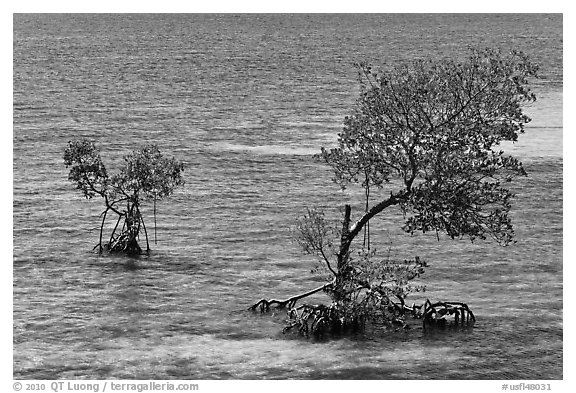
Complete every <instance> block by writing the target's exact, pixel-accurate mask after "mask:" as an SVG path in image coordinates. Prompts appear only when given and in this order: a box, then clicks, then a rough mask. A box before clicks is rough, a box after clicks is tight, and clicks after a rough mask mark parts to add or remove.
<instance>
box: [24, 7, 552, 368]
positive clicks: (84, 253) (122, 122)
mask: <svg viewBox="0 0 576 393" xmlns="http://www.w3.org/2000/svg"><path fill="white" fill-rule="evenodd" d="M562 41H563V37H562V16H561V15H539V14H530V15H528V14H526V15H513V14H507V15H488V14H475V15H440V14H434V15H420V14H408V15H305V14H298V15H231V14H226V15H180V14H176V15H142V14H139V15H129V14H122V15H105V14H100V15H56V14H51V15H15V16H14V47H13V50H14V52H13V54H14V95H13V105H14V120H13V121H14V129H13V153H14V161H13V175H14V183H13V196H14V205H13V211H14V213H13V214H14V216H13V218H14V228H13V229H14V243H13V247H14V261H13V264H14V266H13V272H14V273H13V274H14V276H13V282H14V285H13V318H14V326H13V329H14V331H13V332H14V352H13V359H14V371H13V372H14V377H15V378H24V379H56V378H65V379H72V378H89V379H100V378H110V379H212V378H225V379H230V378H232V379H244V378H246V379H260V378H265V379H309V378H314V379H316V378H329V379H380V378H382V379H561V378H562V377H563V365H562V354H563V341H562V333H563V319H562V309H563V298H562V233H563V228H562V199H563V188H562V187H563V182H562V165H563V164H562V72H563V71H562V45H563V44H562ZM470 45H472V46H482V47H483V46H491V47H492V46H495V47H501V48H511V47H513V48H518V49H521V50H523V51H524V52H526V53H528V54H530V55H531V56H532V58H533V60H534V61H536V62H537V63H539V64H540V65H541V74H542V79H540V80H539V81H537V82H536V84H535V86H534V90H535V92H536V93H537V95H538V98H539V100H538V101H537V102H536V103H535V104H533V105H531V106H530V107H528V108H526V111H527V112H528V113H529V115H530V116H531V117H532V118H533V122H532V123H531V124H530V125H529V126H528V127H527V130H526V134H525V135H523V136H522V137H521V139H520V141H519V142H518V143H517V144H515V145H513V146H508V145H507V146H505V148H506V149H507V150H509V151H510V152H512V153H513V154H515V155H516V156H518V157H520V158H522V160H523V161H524V163H525V166H526V168H527V170H528V171H529V174H530V176H529V177H527V178H525V179H520V180H519V181H518V182H517V183H515V185H514V189H515V191H516V192H517V194H518V195H517V198H516V199H515V203H514V212H513V218H514V223H515V225H516V232H517V240H518V242H517V243H516V244H514V245H512V246H509V247H500V246H497V245H496V244H494V243H491V242H480V243H475V244H470V243H468V242H463V241H462V242H460V241H450V240H447V239H444V238H441V239H440V241H437V240H436V238H435V237H427V236H415V237H410V236H408V235H405V234H403V233H401V232H400V231H399V230H398V227H399V223H400V222H399V221H398V216H397V213H391V214H389V215H384V216H382V217H380V218H379V219H378V220H377V222H375V223H374V224H373V225H374V233H375V234H377V238H375V239H373V242H374V243H376V244H377V245H378V246H379V247H380V248H383V249H388V248H390V249H391V252H392V253H393V254H394V255H395V256H397V257H399V258H406V257H412V256H414V255H420V256H421V257H422V258H424V259H426V260H427V261H428V263H429V264H430V268H429V269H428V271H427V273H426V275H425V284H426V285H427V287H428V289H427V292H426V293H425V294H424V295H425V296H426V297H429V298H430V299H431V300H433V301H434V300H460V301H464V302H467V303H468V304H469V305H470V307H471V308H472V309H473V311H474V312H475V314H476V316H477V319H478V322H477V324H476V326H475V327H474V328H473V329H472V330H469V331H466V332H446V333H443V334H432V335H431V334H424V333H423V332H422V331H421V330H414V331H410V332H407V333H399V334H387V335H380V334H368V335H366V336H363V337H349V338H343V339H336V340H329V341H327V342H314V341H312V340H306V339H294V338H293V337H290V336H285V335H283V334H282V333H281V328H282V326H283V321H284V314H283V313H279V314H276V315H259V314H253V313H249V312H246V311H245V309H246V307H248V306H249V305H250V304H252V303H253V302H255V301H256V300H258V299H260V298H262V297H283V296H288V295H291V294H295V293H298V292H299V291H303V290H307V289H311V288H314V287H315V286H317V285H319V284H321V283H323V279H322V277H319V276H318V275H317V274H315V273H311V269H312V268H313V267H314V263H315V261H314V260H313V259H311V258H309V257H306V256H303V255H302V254H301V253H300V252H299V250H298V248H297V247H296V246H295V245H294V244H293V243H291V240H290V234H289V230H290V228H291V226H292V224H293V221H294V219H295V218H296V217H298V216H299V215H301V214H303V213H304V212H305V210H306V207H307V206H315V205H320V206H324V207H326V208H327V209H328V210H329V211H331V212H332V213H333V214H334V218H335V219H337V218H338V217H339V216H338V214H339V213H338V208H339V207H340V206H342V205H343V204H344V203H346V202H352V203H354V205H355V206H358V207H359V206H360V204H361V199H359V196H358V193H357V192H356V191H354V190H351V191H349V192H346V193H343V192H341V191H340V190H339V188H338V187H337V186H336V185H334V184H332V183H331V181H330V178H331V174H330V172H329V170H328V169H327V168H326V167H324V166H322V165H321V164H318V163H316V162H314V161H313V160H312V154H314V153H316V152H318V151H319V148H320V147H321V146H326V147H328V146H331V145H333V144H334V142H335V140H336V136H337V133H338V132H339V130H340V129H341V127H342V120H343V118H344V116H345V115H347V114H349V113H350V109H351V105H352V104H353V102H354V100H355V98H356V94H357V84H356V75H355V69H354V68H353V63H354V62H356V61H360V60H368V61H371V62H373V63H374V64H376V65H379V64H381V65H383V66H390V65H393V64H394V63H395V62H397V61H399V60H406V59H414V58H417V57H421V56H432V57H458V56H462V55H463V54H464V53H465V52H466V48H467V47H468V46H470ZM81 137H85V138H91V139H93V140H95V141H96V143H97V144H98V146H99V147H100V148H101V151H102V156H103V159H104V161H105V163H106V164H107V166H108V169H109V171H114V170H115V168H117V167H118V165H119V164H120V163H121V160H122V156H123V155H124V154H125V153H127V152H128V151H130V150H132V149H133V148H136V147H138V146H140V145H143V144H145V143H150V142H154V143H157V144H158V145H159V147H160V149H161V150H162V151H163V152H165V153H166V154H168V155H173V156H175V157H177V158H178V159H180V160H182V161H184V162H185V163H186V171H185V179H186V186H185V188H183V189H180V190H179V191H178V192H177V193H176V194H175V195H174V196H173V197H172V198H171V199H169V200H167V201H164V202H162V203H161V204H159V205H158V207H157V209H158V218H157V220H158V221H157V244H153V245H152V247H153V249H154V252H153V253H152V255H151V256H149V257H143V258H140V260H138V262H137V266H138V268H137V269H130V268H128V267H127V259H126V258H124V257H100V256H98V255H95V254H93V253H91V249H92V247H93V246H94V245H95V244H96V242H97V238H98V229H97V227H98V225H99V217H98V215H99V213H100V212H101V210H102V202H101V201H100V200H94V201H86V200H83V199H82V198H81V196H80V194H78V193H77V192H75V190H74V188H73V186H72V185H71V184H70V183H69V182H68V180H67V171H66V169H65V167H64V165H63V162H62V154H63V150H64V148H65V146H66V143H67V141H69V140H71V139H73V138H81ZM356 213H358V210H356ZM145 214H146V215H147V216H146V218H147V220H148V222H149V223H151V222H153V218H152V209H151V207H149V208H148V209H147V210H146V212H145ZM149 225H151V224H149ZM423 299H424V297H422V296H421V295H420V294H418V296H416V297H414V298H412V300H413V301H416V302H420V301H422V300H423ZM318 300H319V301H326V299H324V298H322V296H318Z"/></svg>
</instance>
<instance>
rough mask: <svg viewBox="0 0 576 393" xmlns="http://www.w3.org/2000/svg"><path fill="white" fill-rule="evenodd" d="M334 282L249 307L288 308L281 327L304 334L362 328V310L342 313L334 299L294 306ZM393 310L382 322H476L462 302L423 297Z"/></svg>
mask: <svg viewBox="0 0 576 393" xmlns="http://www.w3.org/2000/svg"><path fill="white" fill-rule="evenodd" d="M333 283H334V282H331V283H328V284H325V285H323V286H321V287H318V288H316V289H313V290H311V291H308V292H304V293H301V294H299V295H296V296H292V297H289V298H287V299H285V300H276V299H270V300H266V299H262V300H260V301H259V302H257V303H255V304H254V305H252V306H251V307H249V308H248V309H249V310H252V311H256V310H257V309H259V310H260V312H262V313H264V312H267V311H270V307H271V306H276V308H277V309H283V308H286V307H287V308H288V310H287V314H288V320H287V325H286V326H285V327H284V329H283V330H282V332H283V333H286V332H288V331H291V330H297V332H298V333H299V334H300V335H303V336H306V337H308V336H309V335H310V334H312V335H314V336H319V335H322V334H324V333H327V332H332V333H334V332H336V333H337V332H343V331H345V330H350V329H351V330H354V331H358V330H362V329H364V327H365V319H366V318H365V317H366V316H365V315H363V314H362V313H359V314H355V313H351V314H350V313H343V312H342V309H341V308H340V307H339V306H338V304H337V303H332V304H331V305H329V306H326V305H322V304H319V305H311V304H301V305H299V306H296V302H297V301H298V300H300V299H303V298H305V297H307V296H310V295H312V294H314V293H316V292H319V291H321V290H325V289H329V288H331V287H332V285H333ZM393 309H394V311H400V313H396V312H395V313H394V314H392V315H391V316H390V317H389V318H388V319H386V320H385V321H384V322H385V323H386V324H387V325H388V326H391V327H394V326H401V327H404V328H409V326H408V325H407V324H406V321H405V317H411V318H413V319H420V320H422V326H423V328H424V329H425V330H426V328H427V327H439V328H443V327H447V326H463V327H464V326H466V327H468V326H472V325H474V323H475V322H476V318H475V316H474V313H473V312H472V310H470V308H469V307H468V305H467V304H466V303H462V302H453V301H447V302H436V303H432V302H430V300H428V299H426V301H425V303H424V304H422V305H416V304H412V306H408V305H406V304H404V303H403V302H402V304H401V305H397V304H394V305H393ZM450 317H453V321H451V320H450Z"/></svg>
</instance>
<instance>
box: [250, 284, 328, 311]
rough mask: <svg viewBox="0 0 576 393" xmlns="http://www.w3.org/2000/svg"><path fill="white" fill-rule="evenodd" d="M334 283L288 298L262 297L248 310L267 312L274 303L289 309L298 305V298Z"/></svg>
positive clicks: (278, 306) (279, 307)
mask: <svg viewBox="0 0 576 393" xmlns="http://www.w3.org/2000/svg"><path fill="white" fill-rule="evenodd" d="M333 284H334V282H329V283H327V284H324V285H322V286H320V287H318V288H315V289H312V290H311V291H308V292H304V293H301V294H298V295H296V296H292V297H289V298H288V299H285V300H277V299H270V300H266V299H261V300H259V301H258V302H257V303H255V304H253V305H252V306H250V307H248V310H251V311H255V310H256V309H259V310H260V312H262V313H265V312H268V311H270V306H273V305H275V306H276V308H277V309H283V308H285V307H288V309H292V308H294V306H295V305H296V302H297V301H298V300H300V299H303V298H305V297H308V296H310V295H313V294H315V293H317V292H320V291H323V290H325V289H328V288H331V287H332V285H333Z"/></svg>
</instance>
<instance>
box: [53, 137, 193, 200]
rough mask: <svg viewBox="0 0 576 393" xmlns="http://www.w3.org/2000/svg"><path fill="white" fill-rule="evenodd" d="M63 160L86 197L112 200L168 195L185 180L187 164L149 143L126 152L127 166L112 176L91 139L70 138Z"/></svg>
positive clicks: (70, 178)
mask: <svg viewBox="0 0 576 393" xmlns="http://www.w3.org/2000/svg"><path fill="white" fill-rule="evenodd" d="M64 164H65V165H66V167H67V168H68V167H69V168H70V173H69V175H68V178H69V180H70V181H72V182H73V183H75V184H76V188H77V189H79V190H81V191H82V192H83V194H84V196H85V197H86V198H92V197H94V196H96V195H99V196H101V197H106V198H107V199H110V200H111V201H117V200H127V201H130V202H132V203H139V202H140V201H141V200H142V199H156V200H158V199H162V198H165V197H167V196H169V195H171V194H172V193H173V192H174V189H175V188H176V187H178V186H181V185H183V184H184V180H183V179H182V171H183V170H184V164H183V163H180V162H178V161H177V160H176V159H174V158H167V157H163V156H162V153H161V152H160V150H159V149H158V147H157V146H156V145H147V146H144V147H143V148H141V149H140V150H135V151H133V152H131V153H130V154H128V155H126V156H125V157H124V166H123V167H122V168H121V169H120V171H119V172H118V173H116V174H114V175H112V176H108V173H107V171H106V167H105V166H104V164H103V163H102V159H101V158H100V153H99V151H98V149H97V148H96V146H95V144H94V142H92V141H88V140H75V141H70V142H68V146H67V148H66V150H65V152H64Z"/></svg>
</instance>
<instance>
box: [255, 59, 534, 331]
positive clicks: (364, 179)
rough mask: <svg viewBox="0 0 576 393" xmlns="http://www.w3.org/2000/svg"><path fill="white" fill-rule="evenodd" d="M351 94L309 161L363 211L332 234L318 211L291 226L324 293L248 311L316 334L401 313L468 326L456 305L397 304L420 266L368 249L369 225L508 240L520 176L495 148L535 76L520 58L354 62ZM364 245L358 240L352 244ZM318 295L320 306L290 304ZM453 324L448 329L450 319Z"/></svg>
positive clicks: (521, 116) (517, 117) (514, 133)
mask: <svg viewBox="0 0 576 393" xmlns="http://www.w3.org/2000/svg"><path fill="white" fill-rule="evenodd" d="M358 71H359V81H360V96H359V98H358V99H357V101H356V105H355V107H354V109H353V111H352V113H351V114H350V115H349V116H348V117H346V118H345V120H344V128H343V131H342V132H341V133H340V134H339V137H338V143H337V146H336V147H334V148H331V149H325V148H322V150H321V153H320V154H319V155H318V156H317V159H319V160H321V161H322V162H324V163H325V164H327V165H329V166H330V167H331V168H332V170H333V173H334V181H335V182H336V183H337V184H338V185H339V186H341V187H342V188H346V187H349V186H350V185H359V186H360V187H362V188H363V190H364V196H365V201H364V202H365V203H364V202H363V203H362V205H363V209H362V210H361V211H358V212H356V213H355V214H353V211H352V207H351V205H345V206H344V208H343V217H342V219H341V222H340V224H339V225H338V227H335V226H333V225H330V224H329V220H327V219H326V218H325V214H324V212H323V211H322V210H320V209H309V210H308V213H307V214H306V215H305V216H304V217H302V218H301V219H299V220H298V221H297V224H296V227H297V231H296V234H297V236H296V237H297V241H298V243H299V244H300V245H301V246H302V248H303V250H304V251H305V252H307V253H309V254H314V255H317V256H318V257H319V258H320V260H321V261H322V263H323V264H324V266H325V268H326V271H327V272H328V274H329V275H330V277H331V278H330V280H328V281H327V282H326V283H325V284H324V285H322V286H320V287H318V288H315V289H312V290H310V291H307V292H305V293H302V294H299V295H295V296H293V297H290V298H288V299H284V300H275V299H270V300H268V299H262V300H260V301H259V302H257V303H256V304H254V305H252V306H251V307H250V309H252V310H257V309H259V310H261V311H262V312H264V311H268V310H270V308H271V307H276V308H284V307H287V308H288V314H289V317H290V319H289V321H290V323H289V325H288V326H287V329H290V328H293V327H297V328H298V329H299V330H300V331H301V332H304V333H308V332H309V331H312V332H313V333H321V332H326V331H340V330H342V329H346V328H362V327H363V326H364V325H365V323H366V320H368V319H378V320H381V321H384V322H385V323H387V324H390V325H395V324H399V325H402V324H404V322H405V316H406V314H411V315H412V316H415V317H418V318H422V319H424V320H425V321H426V320H428V321H438V320H440V321H445V317H447V316H449V315H452V316H453V319H454V321H455V322H457V323H470V322H473V321H474V315H473V314H472V312H471V311H470V310H469V309H468V307H467V306H466V305H465V304H463V303H459V302H438V303H434V304H432V303H431V302H429V301H426V303H425V304H424V305H421V306H416V305H412V306H409V305H408V304H407V303H406V297H407V295H408V294H409V293H410V292H411V291H414V290H419V289H420V287H419V286H417V285H412V282H413V281H412V280H414V279H415V278H418V277H419V276H420V275H421V274H422V273H423V272H424V268H425V267H426V263H425V262H424V261H423V260H421V259H420V258H418V257H415V258H413V259H408V260H394V259H393V258H390V257H388V256H384V257H382V256H380V257H379V256H378V255H377V254H376V253H375V252H374V250H373V249H371V247H370V233H369V224H370V221H371V220H372V219H373V218H374V217H376V216H378V215H381V214H383V213H385V212H387V211H389V210H391V209H399V210H400V212H401V213H402V214H403V217H404V221H403V223H399V225H401V226H402V228H403V230H404V231H405V232H407V233H408V234H414V233H415V232H435V233H436V234H437V235H439V234H440V233H444V234H447V235H448V236H449V237H450V238H453V239H460V238H468V239H470V240H471V241H475V240H477V239H481V240H484V239H488V238H492V239H494V240H495V241H496V242H498V243H499V244H502V245H507V244H509V243H510V242H512V241H513V236H514V230H513V227H512V223H511V220H510V217H509V212H510V209H511V201H512V198H513V193H512V192H511V191H510V190H509V189H508V188H507V184H508V183H509V182H511V181H512V180H513V179H514V178H516V177H518V176H525V175H526V172H525V170H524V168H523V166H522V163H521V162H520V161H519V160H518V159H516V158H514V157H511V156H509V155H507V154H505V153H504V152H503V151H502V150H501V149H500V148H499V145H500V143H501V142H503V141H513V142H514V141H516V140H517V138H518V135H519V134H520V133H522V132H524V125H525V124H526V123H528V122H529V121H530V119H529V118H528V116H526V114H525V113H524V112H523V104H525V103H528V102H531V101H534V100H535V99H536V98H535V95H534V94H533V93H532V92H531V91H530V89H529V88H528V85H529V82H530V80H531V78H533V77H536V76H537V66H535V65H534V64H533V63H531V62H530V61H529V59H528V58H527V57H526V56H525V55H524V54H523V53H521V52H517V51H511V52H508V53H504V52H502V51H500V50H494V49H485V50H471V51H470V53H469V55H468V56H467V58H466V59H463V60H446V59H445V60H433V59H419V60H415V61H411V62H404V63H402V64H400V65H397V66H395V67H393V68H391V69H387V70H383V71H379V72H376V71H375V70H374V69H373V68H372V67H371V66H370V65H368V64H358ZM361 235H363V236H361ZM320 291H324V292H326V293H327V294H328V295H329V296H330V298H331V303H330V304H329V305H311V304H300V305H298V304H297V302H299V301H300V300H301V299H304V298H306V297H308V296H310V295H312V294H314V293H317V292H320ZM451 321H452V319H451Z"/></svg>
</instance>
